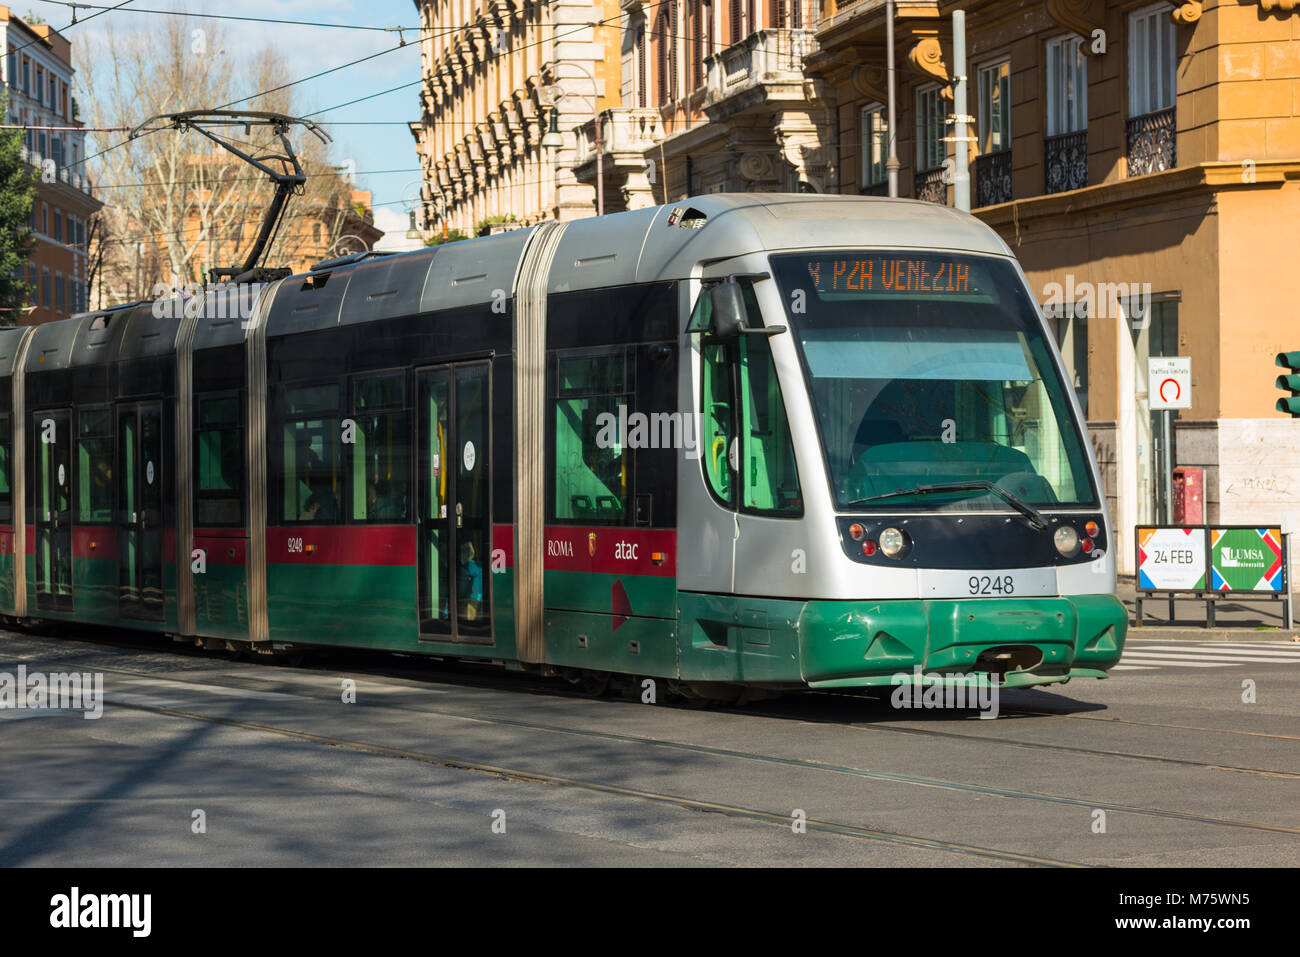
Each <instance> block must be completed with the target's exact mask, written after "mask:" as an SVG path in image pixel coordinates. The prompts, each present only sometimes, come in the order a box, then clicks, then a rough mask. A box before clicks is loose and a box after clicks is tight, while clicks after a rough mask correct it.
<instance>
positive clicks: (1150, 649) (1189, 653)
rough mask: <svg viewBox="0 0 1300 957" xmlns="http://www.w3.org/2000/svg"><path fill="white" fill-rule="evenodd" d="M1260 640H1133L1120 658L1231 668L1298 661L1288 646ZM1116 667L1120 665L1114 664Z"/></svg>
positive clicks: (1135, 664) (1171, 665)
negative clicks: (1272, 645) (1271, 645)
mask: <svg viewBox="0 0 1300 957" xmlns="http://www.w3.org/2000/svg"><path fill="white" fill-rule="evenodd" d="M1259 644H1261V643H1260V642H1242V643H1241V644H1239V645H1228V644H1226V643H1224V642H1218V641H1214V642H1196V643H1190V642H1189V643H1186V644H1184V643H1181V642H1180V643H1178V644H1160V643H1159V642H1157V641H1151V642H1149V643H1148V642H1145V641H1143V642H1140V643H1139V642H1134V643H1131V644H1129V645H1128V646H1127V647H1126V648H1125V649H1124V655H1123V657H1122V658H1121V661H1122V662H1123V664H1124V665H1128V666H1130V667H1141V666H1144V665H1146V666H1151V667H1164V668H1232V667H1235V666H1238V665H1253V664H1271V665H1295V664H1300V653H1298V652H1293V651H1292V650H1291V649H1290V648H1286V649H1282V648H1268V647H1264V648H1261V647H1258V645H1259ZM1117 667H1119V666H1117Z"/></svg>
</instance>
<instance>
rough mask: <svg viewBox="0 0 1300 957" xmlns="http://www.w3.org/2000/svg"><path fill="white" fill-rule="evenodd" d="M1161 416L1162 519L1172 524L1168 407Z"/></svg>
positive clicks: (1171, 430) (1171, 425)
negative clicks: (1162, 426) (1162, 418)
mask: <svg viewBox="0 0 1300 957" xmlns="http://www.w3.org/2000/svg"><path fill="white" fill-rule="evenodd" d="M1163 417H1164V420H1165V421H1164V428H1163V429H1162V430H1161V431H1162V432H1163V433H1164V434H1163V435H1161V436H1160V446H1161V448H1160V466H1161V471H1162V472H1163V473H1164V474H1163V475H1161V476H1160V488H1161V493H1162V495H1163V497H1164V500H1165V501H1164V509H1163V511H1164V517H1163V519H1162V521H1163V523H1164V524H1166V525H1172V524H1173V523H1174V456H1173V450H1174V420H1173V417H1172V416H1171V415H1170V413H1169V410H1168V409H1165V410H1164V413H1163ZM1184 518H1186V516H1184Z"/></svg>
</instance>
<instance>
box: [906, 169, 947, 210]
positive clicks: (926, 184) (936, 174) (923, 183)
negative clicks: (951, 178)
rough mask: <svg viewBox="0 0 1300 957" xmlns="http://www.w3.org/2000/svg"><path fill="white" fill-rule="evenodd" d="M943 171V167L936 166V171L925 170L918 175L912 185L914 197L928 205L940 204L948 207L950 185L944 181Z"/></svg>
mask: <svg viewBox="0 0 1300 957" xmlns="http://www.w3.org/2000/svg"><path fill="white" fill-rule="evenodd" d="M943 170H944V168H943V167H942V166H936V167H934V169H923V170H921V172H919V173H917V174H916V177H915V181H914V182H913V184H912V185H913V189H914V192H913V193H912V195H913V196H915V197H916V198H917V199H923V200H925V201H926V202H928V203H938V204H939V205H941V206H946V205H947V204H948V184H947V183H945V182H944V181H943Z"/></svg>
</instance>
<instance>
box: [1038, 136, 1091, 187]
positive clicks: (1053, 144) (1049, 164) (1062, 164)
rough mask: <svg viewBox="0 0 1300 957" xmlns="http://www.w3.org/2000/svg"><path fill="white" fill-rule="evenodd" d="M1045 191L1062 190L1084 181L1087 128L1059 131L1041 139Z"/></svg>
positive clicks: (1086, 183)
mask: <svg viewBox="0 0 1300 957" xmlns="http://www.w3.org/2000/svg"><path fill="white" fill-rule="evenodd" d="M1043 169H1044V170H1045V171H1046V172H1045V173H1044V177H1045V183H1044V187H1045V191H1046V192H1049V193H1064V192H1066V191H1068V190H1071V189H1083V187H1085V186H1087V185H1088V131H1087V130H1077V131H1076V132H1074V133H1062V134H1061V135H1059V136H1049V137H1048V138H1047V139H1045V140H1044V141H1043Z"/></svg>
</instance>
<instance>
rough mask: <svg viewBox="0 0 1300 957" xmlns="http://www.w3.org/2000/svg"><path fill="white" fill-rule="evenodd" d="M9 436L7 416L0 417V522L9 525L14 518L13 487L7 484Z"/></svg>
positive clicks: (8, 473)
mask: <svg viewBox="0 0 1300 957" xmlns="http://www.w3.org/2000/svg"><path fill="white" fill-rule="evenodd" d="M11 441H12V439H11V434H10V432H9V416H7V415H0V522H2V523H6V524H7V523H9V522H12V521H13V517H14V497H13V487H12V486H11V485H10V484H9V482H10V479H9V476H10V468H11V466H10V464H9V445H10V442H11Z"/></svg>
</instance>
